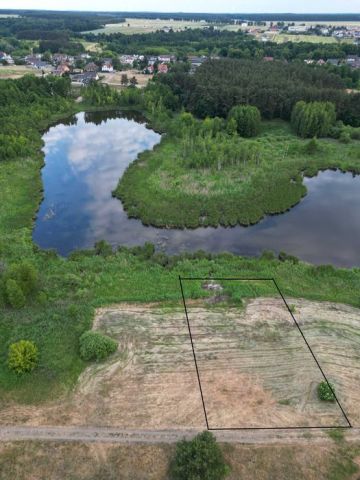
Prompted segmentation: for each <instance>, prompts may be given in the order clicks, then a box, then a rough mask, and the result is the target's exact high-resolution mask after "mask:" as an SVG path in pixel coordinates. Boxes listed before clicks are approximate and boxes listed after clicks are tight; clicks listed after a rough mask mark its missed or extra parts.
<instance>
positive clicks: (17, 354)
mask: <svg viewBox="0 0 360 480" xmlns="http://www.w3.org/2000/svg"><path fill="white" fill-rule="evenodd" d="M38 355H39V354H38V349H37V346H36V345H35V343H33V342H30V341H29V340H20V341H19V342H16V343H12V344H11V345H10V348H9V354H8V366H9V368H10V369H11V370H14V371H15V372H16V373H18V374H22V373H26V372H31V371H32V370H34V368H35V367H36V365H37V360H38Z"/></svg>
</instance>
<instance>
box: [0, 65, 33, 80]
mask: <svg viewBox="0 0 360 480" xmlns="http://www.w3.org/2000/svg"><path fill="white" fill-rule="evenodd" d="M29 73H30V74H32V75H35V76H37V77H41V75H42V72H41V70H38V69H37V68H32V67H28V66H27V65H6V66H3V65H2V66H0V79H7V78H13V79H16V78H21V77H23V76H24V75H26V74H29Z"/></svg>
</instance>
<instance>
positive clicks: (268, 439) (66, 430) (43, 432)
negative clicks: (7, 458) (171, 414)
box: [0, 426, 360, 445]
mask: <svg viewBox="0 0 360 480" xmlns="http://www.w3.org/2000/svg"><path fill="white" fill-rule="evenodd" d="M200 431H201V430H199V429H172V430H170V429H169V430H130V429H120V428H109V427H97V428H96V427H85V426H84V427H25V426H19V427H16V426H13V427H11V426H10V427H0V442H9V441H20V440H42V441H44V440H46V441H56V442H59V441H60V442H62V441H64V442H67V441H76V442H110V443H121V444H137V443H139V444H152V445H155V444H162V443H167V444H168V443H176V442H178V441H179V440H183V439H191V438H193V437H194V436H195V435H196V434H198V433H199V432H200ZM342 431H343V433H344V436H345V438H346V440H347V441H349V442H358V441H360V429H359V428H351V429H350V428H349V429H344V430H342ZM213 433H214V435H215V436H216V438H217V439H218V441H219V442H224V443H241V444H249V445H264V444H266V445H273V444H277V445H281V444H284V445H292V444H308V443H309V442H311V443H316V444H320V443H321V444H324V443H328V442H333V440H332V439H331V437H330V436H329V434H328V433H329V432H328V431H327V430H325V429H319V430H318V429H314V430H309V429H297V430H294V429H284V430H227V431H213Z"/></svg>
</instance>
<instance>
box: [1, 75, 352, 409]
mask: <svg viewBox="0 0 360 480" xmlns="http://www.w3.org/2000/svg"><path fill="white" fill-rule="evenodd" d="M51 82H52V80H51V81H50V80H46V79H35V78H26V77H24V78H23V79H20V80H14V81H13V80H7V81H3V82H0V88H2V92H3V94H4V95H5V94H6V95H7V97H6V98H7V100H6V104H5V106H0V109H1V113H2V115H1V116H0V119H1V120H0V123H1V128H2V134H3V135H4V136H7V139H8V140H9V141H8V142H7V146H8V147H9V146H11V145H12V144H11V142H14V145H13V147H12V149H11V148H8V149H7V150H6V152H5V153H6V154H7V155H8V158H6V159H3V160H1V162H0V191H1V192H2V202H1V205H0V310H1V315H0V336H1V338H2V342H1V344H0V385H1V387H0V393H1V398H2V405H3V406H5V405H6V404H8V403H9V402H20V403H32V404H34V403H35V404H36V403H40V402H43V401H45V400H51V399H54V398H58V397H59V395H62V394H66V392H68V391H69V390H70V389H71V388H72V387H73V386H74V385H75V384H76V381H77V379H78V376H79V375H80V373H81V372H82V371H83V370H84V369H85V368H86V366H87V365H88V364H87V362H86V361H84V360H83V359H82V358H81V357H80V350H79V339H80V337H81V335H82V334H83V333H84V332H86V331H87V330H89V329H90V328H91V326H92V321H93V316H94V310H95V308H98V307H102V306H107V305H110V304H112V303H119V302H166V303H167V304H168V305H170V306H171V304H173V303H174V302H175V303H176V302H179V301H180V300H181V293H180V290H179V284H178V278H179V275H181V276H197V277H229V276H236V277H241V278H242V277H243V278H247V277H252V278H254V277H259V278H260V277H261V278H263V277H269V278H272V277H274V278H276V280H277V282H278V284H279V287H280V288H281V289H282V291H283V292H284V295H286V296H292V297H298V298H307V299H309V300H312V299H313V300H320V301H332V302H340V303H347V304H350V305H353V306H356V307H360V303H359V299H358V297H357V296H354V295H353V292H354V291H358V290H359V288H360V269H359V268H353V269H336V268H334V267H332V266H313V265H310V264H306V263H303V262H299V261H298V260H297V259H295V258H294V257H291V256H288V255H281V256H280V257H279V258H276V257H275V256H274V255H273V254H272V253H269V252H267V253H266V252H265V253H264V254H263V255H262V256H261V257H260V258H245V257H240V256H236V255H233V254H229V253H223V254H218V255H211V254H208V253H206V252H203V251H198V252H196V253H186V252H185V253H183V254H181V255H175V256H167V255H165V254H164V253H161V252H156V251H155V249H154V247H153V245H151V244H146V245H145V246H139V247H134V248H125V247H121V246H120V247H119V248H118V249H117V250H115V251H114V250H113V249H112V248H111V246H110V245H108V244H106V242H99V243H98V244H97V245H96V246H95V248H94V249H93V250H87V251H75V252H73V253H72V254H71V255H70V256H69V257H68V258H67V259H65V258H62V257H60V256H59V255H57V254H56V252H54V251H51V250H50V251H44V250H41V249H39V248H38V247H37V246H36V245H35V244H34V243H33V242H32V226H33V219H34V216H35V215H36V211H37V209H38V206H39V202H40V200H41V192H42V185H41V176H40V170H41V167H42V165H43V163H44V156H43V153H42V152H41V148H42V142H41V131H42V130H43V129H44V128H46V125H50V124H51V123H52V122H54V120H55V119H59V118H66V117H67V116H69V115H72V114H74V113H76V112H77V111H79V110H87V105H89V104H90V105H92V106H93V109H94V110H97V109H103V108H105V107H106V108H107V109H108V108H109V107H110V108H112V106H114V107H115V106H116V108H118V109H121V108H123V107H125V108H130V109H133V110H141V106H142V107H143V108H142V111H144V106H143V105H142V104H141V102H140V101H139V99H140V97H139V95H144V96H145V98H146V111H147V112H150V113H149V115H148V118H149V122H150V125H151V126H153V127H154V128H156V129H158V130H160V131H164V130H166V131H167V128H166V126H167V125H169V119H170V120H171V118H172V117H171V116H170V115H169V113H168V111H166V110H165V109H164V108H159V100H154V97H155V95H156V92H157V91H156V90H155V92H154V91H153V92H152V91H151V89H152V88H155V87H153V86H152V87H151V88H150V89H149V90H147V91H146V92H145V93H144V94H142V93H141V92H137V91H133V90H131V89H129V93H125V99H124V97H121V102H122V103H121V102H120V101H119V94H118V93H117V92H113V91H111V90H110V89H106V88H103V87H94V90H93V91H92V90H91V89H90V90H89V91H87V94H88V96H87V98H85V103H84V104H76V105H75V103H74V102H73V100H72V99H71V95H70V90H69V88H68V87H69V86H68V85H67V84H66V83H65V82H66V80H65V79H59V80H57V82H59V83H55V84H52V83H51ZM99 92H103V93H104V96H105V97H106V98H105V100H104V101H103V100H102V98H103V97H101V96H99V95H98V93H99ZM149 92H150V93H149ZM84 93H85V92H84ZM94 93H95V94H96V96H97V98H98V100H97V101H96V102H94V101H91V99H92V97H93V94H94ZM85 96H86V95H85ZM146 96H147V97H146ZM129 99H130V100H129ZM84 106H85V108H84ZM175 118H176V117H175ZM199 125H201V123H199ZM271 125H273V124H270V126H271ZM271 128H275V127H274V126H272V127H271ZM283 128H284V127H283V124H280V126H277V127H276V128H275V130H276V129H280V132H281V134H280V133H279V135H280V138H282V136H283V135H285V136H287V135H289V134H288V133H286V132H285V133H284V131H283ZM14 132H16V133H17V135H18V136H23V137H24V139H23V140H22V141H21V142H20V144H17V143H16V142H15V139H13V137H12V136H13V135H14ZM273 133H274V132H273ZM273 133H272V134H273ZM254 138H255V139H256V138H257V137H254ZM265 138H266V137H265ZM165 140H166V141H167V138H166V139H165ZM169 140H170V139H169ZM258 140H259V141H260V143H261V142H263V141H264V140H263V139H262V138H261V134H260V137H259V139H257V140H254V139H253V138H252V139H249V140H246V141H249V142H253V141H258ZM233 141H235V142H236V138H235V140H233ZM299 141H300V140H299ZM281 142H282V140H281V141H280V140H279V143H281ZM296 142H297V140H296ZM305 142H306V141H305ZM329 145H330V147H329V148H332V145H335V147H334V148H337V143H336V141H335V140H334V141H329ZM352 145H353V144H352V143H350V144H346V148H351V146H352ZM150 154H151V153H149V152H147V153H146V154H144V155H150ZM250 163H251V160H250ZM250 167H251V168H252V164H251V165H249V169H250V172H251V171H252V170H251V168H250ZM226 168H227V167H226ZM26 271H27V272H37V274H36V275H35V276H36V282H34V285H33V287H32V289H31V291H30V290H28V291H26V289H25V286H26V285H24V288H22V284H21V282H20V280H21V277H19V275H20V273H19V272H26ZM19 278H20V280H19ZM8 280H11V282H10V283H9V282H8ZM14 282H17V283H18V285H17V287H21V289H22V293H23V294H24V295H23V297H22V298H21V302H20V303H18V305H19V307H18V308H17V307H16V303H14V305H13V306H11V304H10V303H9V298H8V293H9V290H8V288H7V287H9V285H13V286H14ZM17 290H19V288H18V289H17ZM256 294H257V295H264V294H265V295H266V294H267V292H265V291H262V290H261V289H258V290H257V292H256ZM203 295H206V292H205V291H203V290H201V291H200V290H194V291H193V292H191V296H192V298H198V297H199V296H203ZM24 302H25V305H24V306H22V305H23V304H24ZM20 340H27V341H31V342H33V343H34V344H35V345H36V347H37V349H38V352H39V358H38V365H37V367H36V368H35V369H34V370H33V371H32V372H31V373H29V374H24V375H17V374H16V373H15V372H13V371H11V370H10V369H9V368H8V365H7V355H8V350H9V347H10V345H11V344H14V343H16V342H19V341H20Z"/></svg>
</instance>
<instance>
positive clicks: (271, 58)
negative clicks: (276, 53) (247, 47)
mask: <svg viewBox="0 0 360 480" xmlns="http://www.w3.org/2000/svg"><path fill="white" fill-rule="evenodd" d="M263 60H264V62H273V61H274V57H264V58H263Z"/></svg>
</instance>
